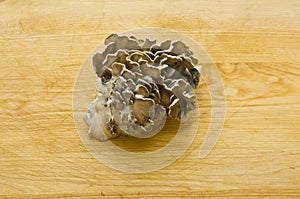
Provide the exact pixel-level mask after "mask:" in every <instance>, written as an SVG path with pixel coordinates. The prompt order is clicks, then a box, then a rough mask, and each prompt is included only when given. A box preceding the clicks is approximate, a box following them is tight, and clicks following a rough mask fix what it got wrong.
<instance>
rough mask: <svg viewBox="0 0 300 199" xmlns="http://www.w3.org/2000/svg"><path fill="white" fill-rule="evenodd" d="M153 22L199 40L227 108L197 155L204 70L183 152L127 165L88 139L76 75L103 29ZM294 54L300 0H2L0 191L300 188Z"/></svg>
mask: <svg viewBox="0 0 300 199" xmlns="http://www.w3.org/2000/svg"><path fill="white" fill-rule="evenodd" d="M147 27H156V28H167V29H173V30H176V31H178V32H180V33H182V34H185V35H186V36H188V37H190V38H192V39H194V40H195V41H197V42H199V43H201V44H202V46H203V47H204V48H205V49H206V51H207V52H208V53H209V54H210V56H211V57H212V59H213V60H214V62H215V63H216V65H217V67H218V69H219V71H220V74H221V75H222V79H223V82H224V86H225V93H226V105H227V109H226V118H225V124H224V128H223V131H222V135H221V137H220V139H219V141H218V143H217V145H216V146H215V147H214V149H213V151H212V152H211V153H210V154H209V155H208V156H207V157H206V158H204V159H199V158H198V154H199V149H200V145H201V143H202V141H203V139H204V136H205V132H206V130H207V128H208V126H209V124H210V122H211V121H210V115H211V105H210V96H209V94H208V92H207V85H206V84H205V82H202V83H201V85H200V86H199V87H198V88H197V91H196V92H197V94H198V95H199V97H198V100H199V104H200V109H201V118H200V130H199V132H198V134H197V136H196V139H195V140H194V142H193V143H192V145H191V146H190V147H189V148H188V150H187V151H186V152H185V154H184V155H183V157H181V158H179V159H178V160H177V161H176V162H174V163H173V164H171V165H170V166H168V167H166V168H164V169H161V170H158V171H155V172H151V173H146V174H127V173H123V172H119V171H116V170H113V169H110V168H109V167H106V166H105V165H104V164H102V163H100V162H99V161H98V160H96V159H95V158H94V157H93V156H92V155H91V154H90V153H89V152H88V151H87V149H86V148H85V147H84V145H83V143H82V142H81V140H80V137H79V136H78V133H77V129H76V127H75V125H74V120H73V111H72V94H73V86H74V82H75V81H76V78H77V73H78V71H79V69H80V66H81V64H82V63H83V61H84V60H85V58H86V57H87V56H88V55H89V53H90V52H91V51H92V50H93V49H94V48H95V47H96V46H97V45H98V44H99V43H100V42H102V41H103V39H104V38H105V37H106V36H108V35H109V34H111V33H120V32H125V31H128V30H132V29H137V28H147ZM299 64H300V2H299V1H296V0H295V1H280V0H274V1H137V0H136V1H120V0H111V1H75V0H74V1H70V0H65V1H55V0H54V1H30V0H26V1H17V0H15V1H13V0H0V154H1V155H0V197H1V198H148V197H153V198H177V197H186V198H199V197H236V198H244V197H253V198H257V197H260V198H273V197H275V198H277V197H279V198H299V197H300V132H299V131H300V125H299V122H300V114H299V113H300V78H299V77H300V66H299ZM116 142H120V141H116ZM125 148H127V149H128V150H131V149H130V147H128V146H125ZM145 150H151V148H150V149H149V148H147V149H145Z"/></svg>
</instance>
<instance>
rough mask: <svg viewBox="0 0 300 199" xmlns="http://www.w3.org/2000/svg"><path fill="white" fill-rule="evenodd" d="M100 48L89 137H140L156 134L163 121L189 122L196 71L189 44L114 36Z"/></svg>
mask: <svg viewBox="0 0 300 199" xmlns="http://www.w3.org/2000/svg"><path fill="white" fill-rule="evenodd" d="M104 44H105V45H106V46H105V49H104V50H103V51H102V52H97V53H96V54H95V55H94V56H93V66H94V70H95V72H96V74H97V76H98V82H97V89H96V90H97V93H98V95H97V98H96V99H95V100H94V101H93V102H92V103H91V105H90V107H89V111H88V113H87V115H86V117H85V121H86V122H87V124H88V125H89V126H90V128H89V134H90V135H91V136H93V137H95V138H97V139H99V140H106V139H109V138H113V137H117V136H120V135H131V136H135V137H140V138H145V137H150V136H153V135H154V134H156V133H158V132H159V131H160V130H161V129H162V128H163V126H164V123H165V121H166V119H167V117H170V118H175V119H178V120H181V121H185V120H187V119H188V118H187V114H188V112H189V111H191V110H193V109H195V108H196V96H195V95H194V94H193V89H194V88H195V87H196V86H197V85H198V83H199V77H200V70H201V67H200V66H195V64H197V63H198V60H197V59H196V58H195V57H194V56H193V53H192V51H191V50H190V49H189V48H188V46H186V45H185V44H184V43H183V42H181V41H171V40H166V41H163V42H161V43H159V44H156V40H154V39H151V38H146V39H145V40H138V39H136V38H135V37H134V36H121V35H117V34H112V35H110V36H109V37H107V38H106V40H105V42H104Z"/></svg>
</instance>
